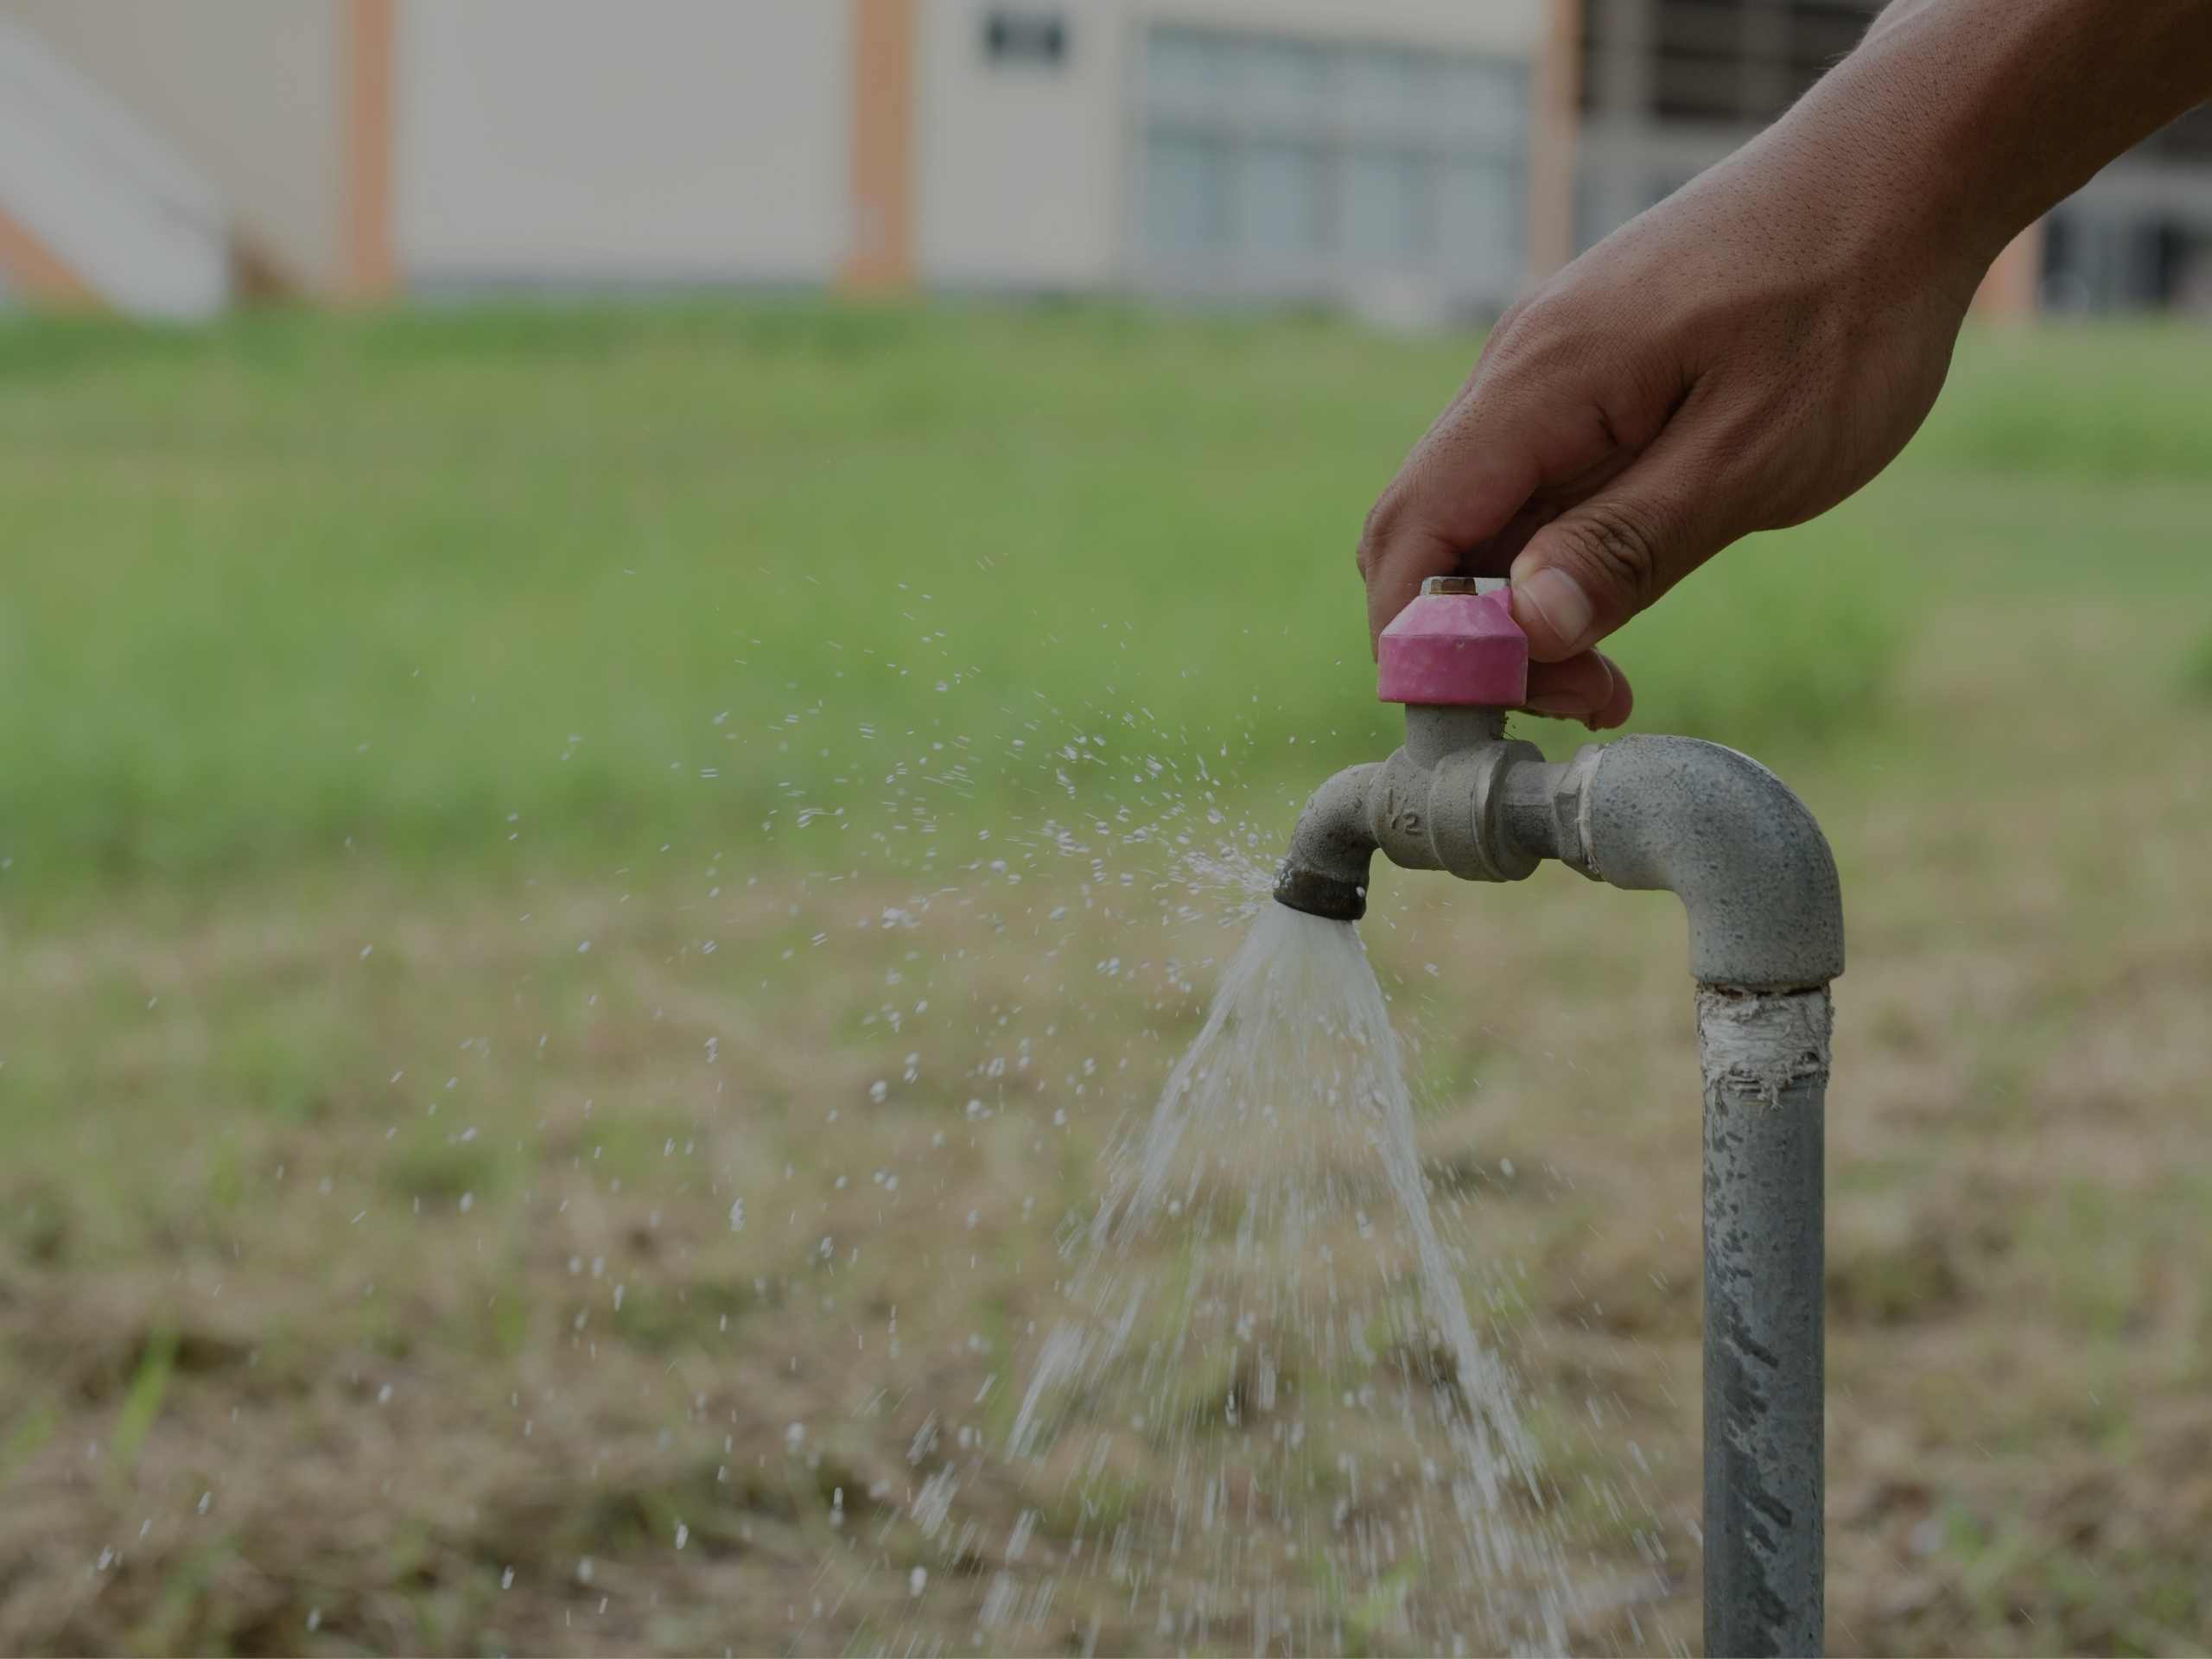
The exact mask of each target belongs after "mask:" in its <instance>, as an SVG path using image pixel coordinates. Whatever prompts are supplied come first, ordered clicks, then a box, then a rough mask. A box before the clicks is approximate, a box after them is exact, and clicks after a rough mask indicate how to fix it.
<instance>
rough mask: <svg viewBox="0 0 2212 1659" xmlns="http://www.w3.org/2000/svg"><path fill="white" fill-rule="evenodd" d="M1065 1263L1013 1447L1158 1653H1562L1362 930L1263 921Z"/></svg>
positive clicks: (1503, 1427)
mask: <svg viewBox="0 0 2212 1659" xmlns="http://www.w3.org/2000/svg"><path fill="white" fill-rule="evenodd" d="M1102 1177H1103V1179H1101V1181H1100V1189H1101V1192H1102V1197H1101V1198H1100V1201H1099V1203H1098V1205H1097V1207H1096V1211H1094V1212H1093V1213H1092V1214H1091V1215H1090V1217H1088V1219H1087V1222H1086V1224H1083V1225H1080V1226H1076V1227H1072V1228H1071V1230H1070V1232H1069V1235H1068V1236H1067V1239H1066V1241H1065V1255H1066V1258H1067V1262H1066V1267H1065V1279H1064V1281H1063V1288H1064V1291H1065V1300H1066V1306H1067V1307H1068V1309H1069V1312H1068V1313H1067V1316H1066V1317H1065V1319H1063V1320H1061V1321H1060V1322H1058V1323H1057V1324H1055V1325H1051V1326H1050V1327H1048V1328H1046V1329H1044V1330H1043V1331H1042V1332H1040V1334H1039V1339H1038V1341H1037V1344H1036V1346H1035V1348H1034V1351H1033V1356H1032V1363H1031V1365H1030V1369H1029V1370H1028V1374H1027V1379H1026V1383H1025V1384H1024V1389H1023V1393H1022V1395H1021V1400H1020V1408H1019V1411H1018V1414H1016V1417H1015V1420H1014V1427H1013V1431H1012V1434H1011V1444H1010V1446H1009V1448H1008V1450H1009V1452H1010V1454H1011V1456H1012V1457H1013V1458H1014V1459H1016V1460H1017V1461H1019V1462H1020V1463H1023V1464H1025V1465H1029V1466H1031V1467H1032V1468H1033V1469H1041V1470H1042V1471H1044V1472H1045V1474H1046V1478H1047V1480H1048V1482H1050V1483H1051V1484H1055V1485H1057V1487H1058V1489H1059V1490H1061V1491H1065V1492H1066V1493H1067V1494H1069V1496H1070V1497H1071V1500H1072V1502H1073V1504H1074V1505H1075V1508H1076V1513H1077V1514H1078V1516H1080V1517H1081V1519H1080V1522H1079V1524H1080V1525H1081V1526H1082V1527H1083V1528H1084V1529H1087V1530H1088V1532H1089V1535H1090V1541H1089V1548H1088V1551H1087V1554H1083V1555H1080V1556H1078V1557H1077V1560H1071V1563H1070V1565H1071V1567H1076V1568H1078V1569H1079V1570H1082V1571H1085V1572H1089V1573H1098V1574H1103V1575H1104V1576H1105V1577H1106V1578H1107V1579H1108V1580H1109V1581H1110V1582H1111V1583H1112V1585H1113V1586H1115V1588H1116V1590H1117V1591H1118V1592H1122V1593H1124V1594H1125V1595H1126V1597H1127V1605H1128V1608H1129V1610H1130V1611H1131V1612H1132V1614H1138V1615H1141V1616H1142V1617H1143V1618H1146V1619H1147V1620H1148V1621H1150V1624H1151V1626H1152V1628H1153V1630H1154V1634H1155V1637H1156V1638H1157V1639H1158V1640H1159V1641H1160V1643H1161V1644H1162V1645H1163V1646H1170V1647H1174V1648H1178V1649H1189V1648H1192V1647H1212V1646H1217V1645H1221V1646H1229V1645H1234V1646H1236V1647H1240V1648H1243V1649H1246V1650H1249V1651H1255V1652H1261V1651H1292V1652H1300V1653H1304V1652H1314V1651H1375V1650H1378V1649H1379V1650H1417V1651H1432V1652H1454V1651H1466V1652H1485V1651H1558V1650H1560V1649H1562V1648H1563V1647H1564V1644H1565V1642H1566V1637H1567V1621H1568V1618H1569V1613H1570V1611H1571V1601H1572V1595H1571V1591H1570V1587H1569V1583H1568V1575H1567V1567H1566V1564H1565V1560H1564V1554H1563V1551H1562V1550H1561V1548H1560V1544H1559V1541H1558V1537H1557V1534H1556V1531H1555V1529H1554V1527H1553V1525H1552V1524H1551V1522H1550V1521H1549V1518H1548V1516H1547V1514H1546V1512H1545V1509H1544V1504H1543V1502H1542V1492H1543V1485H1542V1482H1541V1478H1540V1476H1539V1471H1538V1467H1537V1454H1536V1451H1535V1446H1534V1443H1533V1440H1532V1437H1531V1435H1530V1433H1529V1429H1528V1427H1526V1426H1525V1424H1524V1423H1523V1421H1522V1414H1521V1411H1520V1409H1519V1407H1518V1405H1517V1403H1516V1389H1515V1386H1514V1383H1513V1381H1512V1378H1511V1377H1510V1374H1509V1373H1508V1371H1507V1370H1506V1368H1505V1367H1504V1366H1503V1364H1502V1363H1500V1361H1499V1360H1498V1358H1497V1356H1496V1355H1495V1354H1494V1353H1493V1352H1492V1351H1491V1350H1490V1349H1488V1348H1487V1347H1486V1346H1485V1345H1484V1343H1483V1342H1482V1340H1481V1339H1480V1338H1479V1337H1478V1332H1477V1330H1476V1327H1475V1325H1474V1324H1473V1322H1472V1321H1471V1319H1470V1318H1469V1315H1468V1312H1467V1303H1466V1298H1465V1294H1464V1291H1463V1288H1462V1286H1463V1280H1464V1279H1465V1276H1466V1274H1468V1272H1469V1271H1470V1269H1471V1268H1472V1267H1474V1266H1476V1265H1478V1264H1470V1263H1468V1262H1465V1260H1463V1259H1462V1253H1461V1252H1459V1251H1458V1250H1457V1249H1455V1248H1454V1247H1453V1245H1452V1241H1451V1239H1450V1237H1449V1236H1447V1235H1446V1233H1445V1232H1443V1231H1441V1230H1440V1227H1439V1224H1438V1221H1437V1218H1436V1217H1435V1215H1434V1214H1433V1212H1432V1210H1431V1205H1430V1201H1429V1192H1428V1185H1427V1179H1426V1176H1425V1173H1424V1170H1423V1167H1422V1165H1421V1158H1420V1155H1419V1153H1418V1151H1417V1148H1416V1144H1415V1139H1414V1113H1413V1109H1412V1104H1411V1101H1410V1098H1409V1096H1408V1090H1407V1085H1406V1081H1405V1077H1404V1073H1403V1069H1402V1064H1401V1060H1400V1056H1399V1051H1398V1044H1397V1040H1396V1038H1395V1034H1394V1033H1393V1031H1392V1028H1391V1025H1390V1020H1389V1009H1388V1007H1387V1005H1386V1003H1385V1001H1384V998H1383V991H1382V988H1381V987H1380V985H1379V984H1378V983H1377V982H1376V976H1375V973H1374V970H1373V969H1372V968H1371V967H1370V965H1369V963H1368V959H1367V955H1366V951H1365V950H1364V948H1363V945H1362V944H1361V942H1360V939H1359V936H1358V934H1357V931H1355V930H1354V929H1353V928H1352V927H1351V925H1349V924H1346V923H1340V922H1330V921H1324V920H1320V919H1319V918H1313V917H1310V916H1306V915H1302V914H1300V913H1299V912H1294V911H1291V910H1288V909H1286V908H1284V907H1283V906H1279V905H1274V904H1263V905H1262V906H1260V909H1259V911H1258V913H1257V914H1256V916H1255V918H1254V921H1253V924H1252V926H1251V930H1250V931H1249V935H1248V936H1247V938H1245V940H1244V943H1243V946H1242V948H1241V949H1240V950H1238V952H1237V953H1236V957H1235V958H1234V959H1233V960H1232V961H1231V962H1230V963H1229V965H1228V968H1227V969H1226V971H1225V972H1224V976H1223V977H1222V981H1221V983H1220V986H1219V988H1218V990H1217V994H1216V995H1215V998H1214V1001H1213V1003H1212V1007H1211V1011H1210V1012H1209V1013H1208V1014H1207V1016H1206V1020H1205V1025H1204V1026H1203V1027H1202V1028H1201V1029H1200V1031H1199V1032H1198V1035H1197V1037H1196V1039H1194V1040H1193V1041H1192V1044H1191V1046H1190V1048H1189V1050H1188V1052H1186V1053H1185V1055H1184V1056H1183V1058H1182V1060H1181V1061H1180V1063H1179V1065H1177V1066H1176V1067H1175V1069H1174V1071H1173V1073H1172V1075H1171V1076H1170V1077H1169V1078H1168V1080H1167V1083H1166V1087H1165V1088H1164V1090H1162V1091H1161V1093H1160V1099H1159V1103H1158V1104H1157V1106H1156V1107H1155V1108H1154V1110H1153V1112H1152V1115H1151V1116H1150V1119H1149V1121H1147V1122H1144V1123H1142V1124H1141V1125H1139V1126H1138V1127H1137V1128H1135V1129H1134V1130H1133V1131H1132V1132H1131V1133H1130V1135H1128V1137H1127V1138H1126V1139H1125V1141H1123V1142H1122V1144H1121V1145H1120V1146H1119V1147H1117V1148H1116V1151H1115V1152H1114V1154H1112V1155H1111V1156H1110V1158H1109V1161H1108V1163H1107V1166H1106V1167H1105V1168H1104V1169H1103V1172H1102Z"/></svg>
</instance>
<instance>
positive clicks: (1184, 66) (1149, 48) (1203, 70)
mask: <svg viewBox="0 0 2212 1659" xmlns="http://www.w3.org/2000/svg"><path fill="white" fill-rule="evenodd" d="M1223 44H1224V42H1223V41H1222V40H1221V37H1220V36H1219V35H1210V34H1207V33H1206V32H1205V31H1204V30H1202V29H1154V30H1153V31H1152V32H1151V34H1150V35H1149V36H1148V37H1147V41H1146V47H1145V66H1144V73H1145V85H1146V86H1147V89H1149V90H1150V91H1151V92H1154V94H1156V95H1160V96H1163V97H1168V98H1175V99H1204V98H1206V97H1208V96H1210V95H1217V94H1218V92H1219V91H1220V89H1221V86H1222V85H1223V83H1224V79H1225V77H1224V63H1223V60H1222V47H1223Z"/></svg>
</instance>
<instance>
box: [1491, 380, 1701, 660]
mask: <svg viewBox="0 0 2212 1659" xmlns="http://www.w3.org/2000/svg"><path fill="white" fill-rule="evenodd" d="M1702 449H1703V446H1702V445H1700V444H1698V443H1696V442H1694V441H1693V440H1692V439H1690V438H1689V437H1688V435H1687V434H1684V433H1683V432H1682V431H1681V420H1680V417H1679V416H1678V417H1677V419H1676V423H1675V425H1674V426H1672V427H1670V428H1669V429H1667V430H1666V431H1664V432H1662V433H1661V435H1660V436H1659V440H1658V442H1656V443H1654V444H1653V445H1652V447H1651V448H1649V449H1648V450H1646V451H1645V452H1644V453H1643V455H1642V457H1641V458H1639V459H1638V460H1637V461H1636V463H1635V464H1634V465H1633V466H1631V467H1629V468H1628V469H1627V470H1626V471H1624V472H1623V473H1622V474H1620V475H1619V476H1618V477H1617V478H1614V479H1611V480H1608V481H1607V482H1606V483H1605V484H1604V485H1603V486H1600V487H1599V490H1598V491H1597V492H1596V493H1594V494H1592V495H1591V496H1590V497H1589V498H1588V499H1586V500H1583V501H1580V502H1577V503H1576V504H1575V505H1573V506H1572V507H1569V508H1568V509H1567V511H1566V512H1562V513H1561V514H1560V516H1559V517H1558V518H1554V519H1553V520H1552V521H1551V522H1550V523H1549V524H1546V525H1545V526H1544V527H1543V528H1542V529H1541V530H1539V531H1536V533H1535V535H1534V536H1531V537H1529V543H1528V545H1527V546H1525V547H1524V548H1522V550H1521V553H1520V556H1518V557H1517V558H1516V559H1515V560H1514V561H1513V620H1515V621H1516V622H1517V623H1519V624H1520V625H1521V629H1522V632H1524V633H1526V634H1527V635H1528V636H1529V656H1530V657H1531V658H1535V660H1536V661H1537V662H1540V663H1556V662H1562V661H1564V660H1566V659H1567V658H1570V657H1573V656H1575V655H1578V654H1579V653H1580V652H1585V651H1587V650H1589V649H1590V647H1591V646H1592V645H1595V644H1596V643H1597V642H1598V641H1599V640H1600V639H1604V638H1605V636H1606V635H1607V634H1609V633H1611V632H1613V630H1614V629H1616V628H1618V627H1619V626H1621V624H1623V623H1624V622H1625V621H1627V620H1629V619H1630V617H1632V616H1634V615H1635V614H1636V613H1637V612H1639V611H1641V610H1643V608H1644V607H1646V606H1648V605H1649V604H1650V603H1651V602H1652V601H1654V600H1656V599H1657V598H1658V597H1659V596H1660V595H1661V594H1663V593H1665V592H1666V591H1667V590H1668V589H1669V588H1671V587H1673V586H1674V585H1675V583H1676V582H1680V581H1681V579H1682V578H1683V577H1684V576H1686V575H1688V574H1689V573H1690V572H1691V571H1693V570H1694V569H1697V567H1698V566H1699V565H1700V564H1702V563H1705V562H1706V560H1707V559H1709V558H1711V557H1712V556H1713V554H1715V553H1717V552H1719V550H1720V549H1721V548H1723V547H1724V546H1726V544H1727V543H1729V542H1730V541H1731V540H1732V539H1734V537H1733V536H1732V534H1730V533H1729V531H1727V530H1726V524H1727V520H1728V518H1729V516H1730V514H1729V510H1728V503H1727V501H1726V499H1725V492H1724V491H1722V490H1720V489H1719V488H1718V487H1716V484H1717V480H1718V474H1719V467H1717V466H1706V465H1701V464H1700V461H1702V459H1703V456H1702V454H1701V451H1702Z"/></svg>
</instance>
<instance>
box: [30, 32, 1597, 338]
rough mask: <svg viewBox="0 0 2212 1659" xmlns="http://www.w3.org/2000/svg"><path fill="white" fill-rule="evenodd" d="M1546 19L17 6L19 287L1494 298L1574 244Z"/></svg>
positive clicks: (1403, 301)
mask: <svg viewBox="0 0 2212 1659" xmlns="http://www.w3.org/2000/svg"><path fill="white" fill-rule="evenodd" d="M1551 4H1552V0H1482V3H1480V4H1469V3H1465V0H1358V3H1356V4H1354V3H1344V0H1084V3H1080V4H1072V3H1062V4H1038V3H1028V4H1001V3H986V0H735V3H728V0H624V3H621V4H619V5H618V4H612V3H607V0H283V3H278V0H192V3H190V4H182V3H178V0H101V3H99V4H86V3H83V0H0V226H4V227H5V228H4V231H0V269H4V270H6V271H7V272H8V273H9V274H10V279H11V280H12V283H13V285H14V287H15V288H16V291H17V292H18V293H19V294H20V293H23V292H26V291H28V292H31V293H35V294H37V295H41V296H47V297H55V298H63V297H67V298H78V299H85V298H94V299H99V300H104V301H106V302H111V303H115V304H118V305H122V306H125V307H129V308H140V309H149V310H156V311H170V312H185V313H189V312H192V311H194V310H201V309H206V308H209V307H210V306H211V305H212V304H214V303H219V302H221V300H222V299H223V298H224V297H225V296H227V295H229V294H232V293H235V292H238V291H239V290H240V289H251V288H254V287H266V288H273V289H289V290H293V291H296V292H300V293H304V294H308V295H328V296H349V295H350V296H374V295H383V294H386V293H391V292H395V291H399V292H407V293H424V292H435V291H439V290H448V289H467V288H480V287H493V286H496V287H501V288H509V287H515V286H524V287H531V286H537V287H580V286H583V287H606V286H612V285H639V286H647V287H670V286H677V285H689V284H757V285H769V286H786V285H788V286H812V285H818V284H823V283H833V282H843V283H852V284H856V285H861V286H873V287H895V286H899V285H903V284H906V283H918V284H922V285H925V286H927V287H930V288H935V289H980V290H1023V291H1039V290H1043V291H1052V290H1067V291H1092V290H1100V289H1117V290H1136V291H1142V292H1160V293H1173V294H1179V295H1192V296H1219V297H1224V298H1243V297H1265V298H1268V299H1274V300H1287V301H1313V302H1329V303H1348V304H1353V305H1358V306H1363V307H1370V308H1380V309H1384V310H1389V311H1392V312H1403V313H1408V314H1411V315H1438V314H1444V313H1450V312H1456V311H1478V310H1482V309H1486V308H1495V307H1497V306H1498V305H1500V304H1503V303H1504V302H1507V301H1508V300H1510V297H1511V296H1512V295H1513V294H1514V292H1515V291H1516V289H1518V288H1519V287H1520V286H1521V284H1522V282H1523V280H1524V279H1525V277H1526V276H1527V273H1528V270H1529V265H1530V264H1531V262H1532V260H1537V259H1550V260H1554V261H1555V260H1556V259H1557V258H1558V257H1560V255H1561V254H1563V252H1564V245H1565V236H1566V223H1567V220H1566V203H1567V186H1566V174H1565V171H1564V168H1565V164H1566V159H1567V156H1566V150H1565V143H1566V142H1567V136H1568V135H1567V132H1566V130H1565V123H1564V119H1563V118H1564V117H1565V115H1566V113H1567V112H1566V111H1565V109H1564V106H1563V105H1561V108H1560V114H1561V116H1562V120H1561V121H1560V123H1558V124H1557V125H1558V126H1559V129H1560V130H1559V131H1558V133H1557V134H1556V141H1555V143H1554V145H1553V149H1552V150H1551V151H1550V152H1546V149H1545V139H1546V134H1545V133H1544V132H1543V131H1542V130H1541V125H1542V124H1541V121H1540V120H1539V118H1538V117H1537V115H1536V113H1535V109H1534V105H1535V103H1536V101H1537V99H1539V98H1540V96H1541V91H1542V86H1541V72H1540V67H1539V64H1540V60H1541V59H1542V57H1543V53H1544V46H1545V29H1546V22H1547V17H1548V15H1549V12H1548V8H1549V7H1550V6H1551ZM1547 167H1548V171H1547ZM187 256H189V257H187ZM164 260H167V261H168V262H170V263H171V264H177V265H178V266H179V270H178V274H177V275H176V276H175V278H174V280H170V281H167V282H162V281H156V280H151V279H149V276H148V274H147V273H148V272H149V270H152V269H154V268H155V267H157V266H159V265H161V264H162V262H163V261H164ZM183 264H189V265H190V266H191V270H190V271H189V273H188V274H187V273H185V272H183V270H182V269H181V266H182V265H183ZM134 273H136V275H135V276H134Z"/></svg>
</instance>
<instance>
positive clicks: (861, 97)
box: [843, 0, 914, 293]
mask: <svg viewBox="0 0 2212 1659" xmlns="http://www.w3.org/2000/svg"><path fill="white" fill-rule="evenodd" d="M852 7H853V14H852V16H853V60H852V71H853V78H852V100H853V103H852V110H853V113H852V153H851V158H850V175H849V177H850V188H851V193H852V243H851V246H850V249H849V251H848V252H847V254H846V257H845V268H844V273H843V274H844V283H845V286H846V287H847V288H849V289H855V290H859V291H862V292H874V293H880V292H883V291H886V290H890V289H903V288H906V287H908V286H910V285H911V284H912V282H913V280H914V170H913V159H914V158H913V138H914V3H913V0H852Z"/></svg>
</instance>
